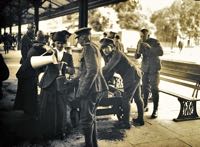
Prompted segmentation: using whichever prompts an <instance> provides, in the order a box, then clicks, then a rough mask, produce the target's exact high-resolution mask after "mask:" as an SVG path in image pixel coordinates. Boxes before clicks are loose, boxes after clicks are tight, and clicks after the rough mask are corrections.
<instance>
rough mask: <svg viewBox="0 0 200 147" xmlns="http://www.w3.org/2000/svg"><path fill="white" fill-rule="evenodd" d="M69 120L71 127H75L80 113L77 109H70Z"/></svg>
mask: <svg viewBox="0 0 200 147" xmlns="http://www.w3.org/2000/svg"><path fill="white" fill-rule="evenodd" d="M70 117H71V122H72V126H73V128H75V127H77V126H78V124H79V120H80V113H79V111H78V110H77V109H72V110H71V112H70Z"/></svg>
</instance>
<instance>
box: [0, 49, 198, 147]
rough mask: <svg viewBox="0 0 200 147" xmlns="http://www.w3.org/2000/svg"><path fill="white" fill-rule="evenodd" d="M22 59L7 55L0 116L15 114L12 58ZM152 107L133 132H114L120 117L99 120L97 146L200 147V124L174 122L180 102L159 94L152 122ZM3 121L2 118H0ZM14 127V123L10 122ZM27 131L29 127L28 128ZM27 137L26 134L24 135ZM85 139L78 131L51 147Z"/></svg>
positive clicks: (79, 145) (78, 145)
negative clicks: (3, 113)
mask: <svg viewBox="0 0 200 147" xmlns="http://www.w3.org/2000/svg"><path fill="white" fill-rule="evenodd" d="M13 55H20V53H19V51H10V53H9V54H8V55H6V56H7V57H6V61H8V60H10V61H9V63H8V66H9V68H10V69H11V71H12V72H11V76H10V78H9V79H8V80H6V81H5V82H4V90H5V97H4V98H3V100H1V101H0V112H3V111H4V112H5V111H6V112H12V106H13V103H14V101H13V100H14V98H15V94H16V89H17V79H16V78H15V73H16V70H17V69H18V67H19V65H18V61H19V60H18V58H17V59H16V60H15V61H14V59H12V61H11V59H10V58H11V57H13ZM160 87H167V88H169V89H172V90H176V91H180V92H182V94H185V95H191V94H192V90H191V89H189V88H188V89H184V87H182V86H177V85H175V84H171V83H167V82H165V81H161V83H160ZM152 105H153V104H152V103H151V102H149V111H148V112H145V125H144V126H141V127H134V126H132V128H131V129H130V130H119V129H116V128H114V125H113V124H114V123H115V122H117V117H116V116H114V115H108V116H99V117H97V120H98V121H97V128H98V144H99V147H109V146H110V147H112V146H113V147H135V146H136V147H199V146H200V120H192V121H183V122H174V121H173V118H176V117H177V116H178V113H179V109H180V104H179V102H178V100H177V98H174V97H172V96H169V95H166V94H163V93H160V102H159V110H158V118H157V119H150V118H149V117H150V115H151V113H152V108H153V106H152ZM197 112H198V114H199V115H200V102H197ZM20 115H21V114H20V113H12V114H11V113H10V114H9V116H12V118H14V117H17V118H20V117H18V116H20ZM136 116H137V110H136V106H135V103H134V102H133V103H132V110H131V118H135V117H136ZM0 119H2V118H0ZM9 120H10V121H11V122H8V123H13V121H14V120H13V119H9ZM27 127H28V126H27ZM21 133H22V134H23V133H27V132H21ZM83 143H84V138H83V136H82V135H81V134H80V133H79V131H78V130H76V129H75V130H74V131H72V133H71V134H70V135H69V136H68V137H67V138H66V139H65V140H51V141H49V142H48V145H49V146H53V147H68V146H70V147H82V146H83ZM21 145H23V146H34V145H35V146H42V144H40V143H38V144H36V143H34V144H31V142H29V141H25V142H22V143H21Z"/></svg>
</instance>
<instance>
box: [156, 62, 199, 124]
mask: <svg viewBox="0 0 200 147" xmlns="http://www.w3.org/2000/svg"><path fill="white" fill-rule="evenodd" d="M160 73H161V76H160V78H161V80H164V81H167V82H170V83H174V84H178V85H182V86H185V87H188V88H192V89H193V92H192V95H191V96H185V95H183V94H180V93H178V92H175V91H170V90H168V89H167V88H164V89H163V88H162V89H161V88H160V89H159V91H160V92H162V93H165V94H168V95H171V96H173V97H176V98H177V99H178V101H179V103H180V111H179V115H178V117H177V118H175V119H173V120H174V121H186V120H195V119H200V117H199V116H198V114H197V105H196V103H197V101H200V98H198V91H199V89H200V65H198V64H195V63H187V62H178V61H167V60H162V69H161V72H160Z"/></svg>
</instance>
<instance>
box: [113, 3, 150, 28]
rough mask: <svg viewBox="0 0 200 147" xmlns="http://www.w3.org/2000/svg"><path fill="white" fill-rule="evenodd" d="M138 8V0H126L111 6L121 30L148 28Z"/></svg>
mask: <svg viewBox="0 0 200 147" xmlns="http://www.w3.org/2000/svg"><path fill="white" fill-rule="evenodd" d="M139 6H140V5H139V1H138V0H128V1H126V2H121V3H119V4H114V5H112V6H111V7H113V9H114V10H115V11H116V12H117V13H118V18H119V21H118V23H119V25H120V27H121V28H123V29H141V28H143V27H147V26H148V24H147V23H146V22H145V21H144V20H145V19H146V18H145V16H144V15H142V14H141V13H140V11H139V9H138V8H139Z"/></svg>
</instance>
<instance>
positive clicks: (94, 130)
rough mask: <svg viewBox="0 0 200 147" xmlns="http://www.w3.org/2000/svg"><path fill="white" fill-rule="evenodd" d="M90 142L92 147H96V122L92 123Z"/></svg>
mask: <svg viewBox="0 0 200 147" xmlns="http://www.w3.org/2000/svg"><path fill="white" fill-rule="evenodd" d="M92 141H93V147H98V143H97V128H96V122H95V123H94V129H93V135H92Z"/></svg>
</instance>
